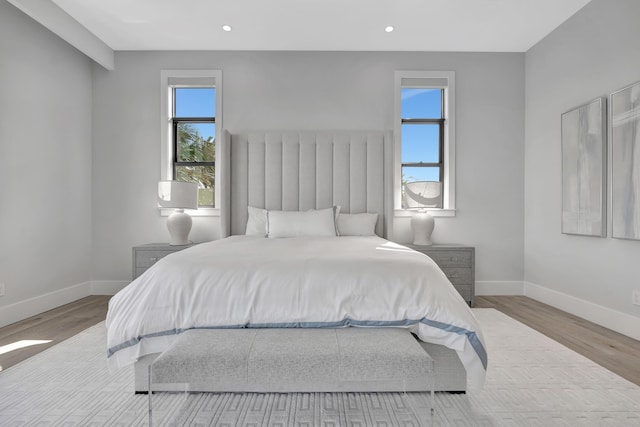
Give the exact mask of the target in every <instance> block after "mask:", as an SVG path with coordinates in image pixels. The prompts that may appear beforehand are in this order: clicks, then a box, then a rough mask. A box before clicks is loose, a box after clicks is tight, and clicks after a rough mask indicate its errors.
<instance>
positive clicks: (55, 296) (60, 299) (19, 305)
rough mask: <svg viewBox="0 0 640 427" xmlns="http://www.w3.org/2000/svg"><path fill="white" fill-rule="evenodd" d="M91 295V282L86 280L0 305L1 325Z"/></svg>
mask: <svg viewBox="0 0 640 427" xmlns="http://www.w3.org/2000/svg"><path fill="white" fill-rule="evenodd" d="M89 295H91V283H90V282H84V283H79V284H77V285H73V286H69V287H66V288H63V289H60V290H57V291H54V292H49V293H47V294H44V295H39V296H37V297H33V298H29V299H26V300H24V301H19V302H16V303H13V304H9V305H6V306H4V307H0V327H3V326H7V325H10V324H12V323H15V322H19V321H21V320H24V319H26V318H28V317H31V316H35V315H37V314H40V313H44V312H45V311H49V310H52V309H54V308H57V307H60V306H61V305H65V304H68V303H70V302H72V301H75V300H78V299H80V298H84V297H88V296H89Z"/></svg>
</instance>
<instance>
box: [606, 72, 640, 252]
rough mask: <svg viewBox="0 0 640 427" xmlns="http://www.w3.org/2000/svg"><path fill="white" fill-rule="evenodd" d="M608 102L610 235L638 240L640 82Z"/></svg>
mask: <svg viewBox="0 0 640 427" xmlns="http://www.w3.org/2000/svg"><path fill="white" fill-rule="evenodd" d="M610 104H611V216H612V226H611V229H612V237H614V238H617V239H634V240H640V82H637V83H634V84H632V85H629V86H627V87H625V88H623V89H620V90H618V91H617V92H614V93H612V94H611V101H610Z"/></svg>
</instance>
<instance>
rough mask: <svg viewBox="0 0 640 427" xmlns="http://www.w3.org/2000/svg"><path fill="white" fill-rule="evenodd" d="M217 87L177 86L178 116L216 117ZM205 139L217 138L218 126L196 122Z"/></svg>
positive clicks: (195, 125)
mask: <svg viewBox="0 0 640 427" xmlns="http://www.w3.org/2000/svg"><path fill="white" fill-rule="evenodd" d="M215 116H216V90H215V88H197V89H195V88H176V117H215ZM193 126H194V127H195V128H196V129H198V132H200V135H202V136H203V137H204V138H205V139H206V138H208V137H209V136H211V137H213V138H215V134H216V128H215V125H213V124H210V123H209V124H201V125H198V124H194V125H193Z"/></svg>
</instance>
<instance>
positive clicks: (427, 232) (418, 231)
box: [411, 211, 435, 246]
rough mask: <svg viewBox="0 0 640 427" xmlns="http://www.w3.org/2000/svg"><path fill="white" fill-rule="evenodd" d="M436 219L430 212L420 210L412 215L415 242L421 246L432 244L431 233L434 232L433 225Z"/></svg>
mask: <svg viewBox="0 0 640 427" xmlns="http://www.w3.org/2000/svg"><path fill="white" fill-rule="evenodd" d="M434 226H435V221H434V220H433V217H432V216H431V215H429V212H427V211H424V212H418V213H417V214H415V215H414V216H412V217H411V229H412V230H413V244H414V245H421V246H431V245H432V244H433V242H432V241H431V233H433V227H434Z"/></svg>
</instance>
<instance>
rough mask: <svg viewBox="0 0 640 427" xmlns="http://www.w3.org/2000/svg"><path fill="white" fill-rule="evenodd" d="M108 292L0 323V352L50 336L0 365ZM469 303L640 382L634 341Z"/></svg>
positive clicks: (97, 317) (554, 317)
mask: <svg viewBox="0 0 640 427" xmlns="http://www.w3.org/2000/svg"><path fill="white" fill-rule="evenodd" d="M109 298H110V297H109V296H91V297H87V298H83V299H80V300H78V301H75V302H72V303H70V304H66V305H64V306H62V307H58V308H56V309H54V310H50V311H47V312H45V313H42V314H40V315H37V316H34V317H31V318H29V319H26V320H23V321H21V322H18V323H14V324H12V325H9V326H6V327H4V328H0V353H1V349H2V346H5V345H8V344H11V343H15V342H17V341H21V340H51V342H50V343H47V344H38V345H34V346H29V347H26V348H22V349H19V350H13V351H10V352H8V353H4V354H0V366H1V367H2V368H1V369H7V368H10V367H11V366H13V365H15V364H17V363H19V362H21V361H22V360H24V359H27V358H29V357H31V356H33V355H34V354H37V353H39V352H40V351H42V350H44V349H46V348H48V347H51V346H52V345H55V344H57V343H59V342H60V341H63V340H65V339H67V338H70V337H72V336H73V335H75V334H77V333H78V332H80V331H82V330H84V329H86V328H88V327H90V326H93V325H95V324H96V323H98V322H100V321H102V320H104V319H105V316H106V313H107V305H108V302H109ZM475 306H476V307H482V308H495V309H496V310H499V311H501V312H503V313H505V314H506V315H508V316H510V317H512V318H514V319H516V320H518V321H520V322H522V323H524V324H526V325H528V326H529V327H531V328H533V329H535V330H537V331H539V332H541V333H543V334H544V335H546V336H548V337H550V338H552V339H554V340H556V341H558V342H559V343H561V344H563V345H565V346H566V347H568V348H570V349H572V350H574V351H576V352H577V353H580V354H582V355H583V356H585V357H587V358H589V359H591V360H593V361H594V362H596V363H598V364H600V365H601V366H604V367H605V368H607V369H609V370H611V371H612V372H615V373H616V374H618V375H620V376H622V377H624V378H626V379H627V380H629V381H631V382H633V383H635V384H637V385H640V341H636V340H634V339H631V338H629V337H627V336H625V335H621V334H618V333H616V332H613V331H611V330H609V329H606V328H603V327H602V326H599V325H596V324H594V323H591V322H589V321H587V320H584V319H581V318H579V317H576V316H573V315H571V314H568V313H565V312H563V311H561V310H558V309H555V308H553V307H550V306H548V305H546V304H542V303H540V302H538V301H535V300H532V299H530V298H527V297H524V296H483V297H480V296H479V297H476V305H475Z"/></svg>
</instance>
